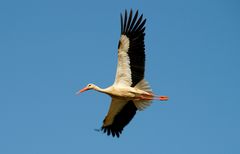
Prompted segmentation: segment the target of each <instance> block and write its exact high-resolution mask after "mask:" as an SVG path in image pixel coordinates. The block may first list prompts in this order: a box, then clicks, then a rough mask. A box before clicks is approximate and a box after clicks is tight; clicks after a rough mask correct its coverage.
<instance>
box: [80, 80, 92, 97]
mask: <svg viewBox="0 0 240 154" xmlns="http://www.w3.org/2000/svg"><path fill="white" fill-rule="evenodd" d="M94 88H95V85H94V84H92V83H90V84H88V85H87V86H86V87H84V88H83V89H81V90H79V91H78V92H77V93H76V94H77V95H78V94H80V93H82V92H84V91H87V90H91V89H94Z"/></svg>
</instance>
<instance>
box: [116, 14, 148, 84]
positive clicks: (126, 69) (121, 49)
mask: <svg viewBox="0 0 240 154" xmlns="http://www.w3.org/2000/svg"><path fill="white" fill-rule="evenodd" d="M145 23H146V19H143V15H141V16H140V17H138V11H136V13H135V15H134V17H133V13H132V10H131V11H130V14H129V16H128V13H127V11H126V10H125V14H124V19H123V15H122V14H121V37H120V40H119V44H118V65H117V73H116V78H115V82H114V84H115V85H117V84H121V85H126V86H131V87H134V86H135V85H136V84H137V83H138V82H139V81H141V80H142V79H143V78H144V67H145V52H144V50H145V45H144V36H145V32H144V31H145Z"/></svg>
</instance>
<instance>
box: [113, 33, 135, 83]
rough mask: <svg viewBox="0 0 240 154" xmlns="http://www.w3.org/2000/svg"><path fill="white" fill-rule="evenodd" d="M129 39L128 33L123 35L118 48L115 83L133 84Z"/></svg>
mask: <svg viewBox="0 0 240 154" xmlns="http://www.w3.org/2000/svg"><path fill="white" fill-rule="evenodd" d="M128 49H129V39H128V37H127V36H126V35H121V38H120V41H119V49H118V65H117V73H116V77H115V82H114V84H115V85H125V86H131V84H132V78H131V69H130V59H129V56H128Z"/></svg>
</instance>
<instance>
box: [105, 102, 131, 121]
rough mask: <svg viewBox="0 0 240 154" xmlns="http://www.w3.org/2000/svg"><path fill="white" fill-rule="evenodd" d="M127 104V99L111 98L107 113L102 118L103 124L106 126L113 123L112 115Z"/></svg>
mask: <svg viewBox="0 0 240 154" xmlns="http://www.w3.org/2000/svg"><path fill="white" fill-rule="evenodd" d="M126 104H127V101H125V100H121V99H116V98H112V102H111V105H110V108H109V110H108V114H107V116H106V117H105V119H104V123H103V126H108V125H111V124H112V123H113V120H114V117H115V116H116V115H117V114H118V113H119V112H120V111H121V110H122V108H123V107H124V106H125V105H126Z"/></svg>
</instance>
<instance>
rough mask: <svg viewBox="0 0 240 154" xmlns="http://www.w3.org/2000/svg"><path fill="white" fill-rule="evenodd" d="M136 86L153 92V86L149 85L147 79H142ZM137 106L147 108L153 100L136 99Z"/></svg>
mask: <svg viewBox="0 0 240 154" xmlns="http://www.w3.org/2000/svg"><path fill="white" fill-rule="evenodd" d="M135 88H137V89H140V90H143V91H145V92H148V93H150V94H152V93H153V92H152V89H151V87H150V86H149V84H148V82H147V81H146V80H144V79H143V80H141V81H140V82H139V83H138V84H137V85H136V86H135ZM133 102H134V104H135V106H136V107H137V109H138V110H143V109H145V108H146V107H148V106H150V105H151V102H152V100H136V101H133Z"/></svg>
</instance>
